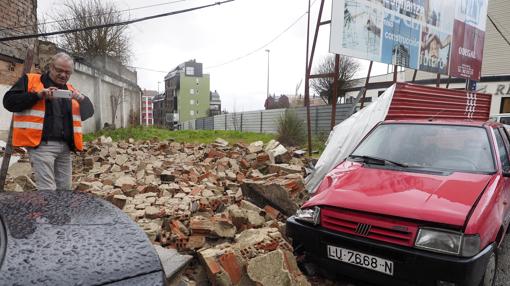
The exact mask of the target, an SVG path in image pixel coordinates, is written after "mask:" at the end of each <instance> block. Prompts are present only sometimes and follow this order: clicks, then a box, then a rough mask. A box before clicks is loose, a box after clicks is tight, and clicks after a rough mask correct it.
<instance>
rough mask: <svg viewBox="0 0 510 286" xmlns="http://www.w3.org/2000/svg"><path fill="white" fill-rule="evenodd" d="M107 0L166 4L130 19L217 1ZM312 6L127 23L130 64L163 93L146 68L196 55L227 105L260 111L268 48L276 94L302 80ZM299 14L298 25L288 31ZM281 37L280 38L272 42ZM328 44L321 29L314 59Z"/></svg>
mask: <svg viewBox="0 0 510 286" xmlns="http://www.w3.org/2000/svg"><path fill="white" fill-rule="evenodd" d="M108 1H110V2H113V3H115V5H117V7H118V8H119V9H120V10H125V9H133V8H138V7H142V6H148V5H154V4H163V3H169V4H167V5H161V6H157V7H151V8H146V9H136V10H133V11H130V12H125V13H124V15H125V17H126V18H131V19H134V18H139V17H144V16H149V15H154V14H160V13H166V12H171V11H175V10H180V9H186V8H191V7H195V6H201V5H206V4H210V3H214V2H218V0H181V1H180V2H177V1H176V0H143V1H141V0H108ZM313 1H314V0H312V2H313ZM63 2H64V0H40V1H38V14H39V18H40V19H41V15H53V14H54V12H53V11H58V10H60V9H62V3H63ZM171 2H174V3H171ZM175 2H177V3H175ZM330 4H331V0H327V1H326V6H325V12H324V15H323V19H324V20H329V19H330V15H331V8H330ZM319 6H320V0H316V1H315V3H314V5H313V6H312V13H311V22H312V26H311V28H312V31H311V33H312V36H311V37H310V43H311V41H312V39H313V29H315V23H316V21H317V14H318V10H319ZM307 7H308V1H307V0H236V1H234V2H229V3H226V4H223V5H220V6H213V7H211V8H206V9H203V10H198V11H194V12H190V13H186V14H181V15H176V16H169V17H165V18H159V19H155V20H149V21H146V22H141V23H137V24H132V25H130V26H129V34H130V36H131V41H132V51H133V59H132V61H131V65H132V66H135V67H139V69H137V71H138V85H139V86H140V87H141V88H142V89H152V90H157V89H158V82H161V83H160V84H159V90H160V92H162V91H163V88H164V84H163V80H164V76H165V73H158V72H152V71H149V70H146V69H151V70H158V71H165V72H168V71H170V70H172V69H174V68H175V67H176V66H177V65H179V64H180V63H182V62H185V61H187V60H190V59H196V60H197V61H198V62H201V63H203V65H204V72H205V73H209V74H210V75H211V90H217V91H218V93H219V94H220V96H221V100H222V104H223V108H224V109H227V110H229V111H237V112H239V111H248V110H259V109H263V106H264V100H265V98H266V88H267V59H268V53H267V52H266V51H265V50H266V49H269V50H270V52H269V63H270V80H269V92H270V93H271V94H273V93H275V94H277V95H280V94H287V95H293V94H295V90H296V86H297V85H298V84H299V83H300V82H301V81H304V74H305V55H306V21H307V17H306V15H305V13H306V11H307ZM46 17H47V16H46ZM300 17H301V18H300ZM299 18H300V20H299V21H298V22H297V23H296V24H295V25H293V26H292V27H291V28H290V29H288V30H287V31H286V32H285V33H283V32H284V31H285V30H286V29H287V28H289V26H291V25H292V24H293V23H295V22H296V21H297V20H298V19H299ZM47 19H48V18H47ZM49 19H50V20H51V18H49ZM282 33H283V34H282ZM280 34H281V36H280V37H278V38H277V39H276V40H274V41H273V42H272V43H270V44H268V43H269V42H271V41H272V40H273V39H274V38H275V37H277V36H278V35H280ZM266 44H268V45H267V46H266ZM328 47H329V27H328V26H323V27H322V28H321V32H320V35H319V40H318V43H317V51H316V57H315V64H318V63H319V62H320V61H321V60H322V59H323V58H324V57H326V56H327V55H328V54H329V53H328ZM64 48H65V47H64ZM250 53H251V55H249V56H245V55H247V54H250ZM244 56H245V57H244ZM228 62H230V63H228ZM360 62H361V63H362V65H361V67H362V69H361V71H360V73H359V76H362V75H364V74H365V73H366V69H367V67H368V63H367V62H365V61H360ZM224 63H228V64H224ZM222 64H224V65H222ZM142 68H145V69H142ZM384 72H386V65H380V64H378V65H376V67H375V73H384ZM303 87H304V82H303V83H302V84H301V88H300V90H299V92H300V93H303Z"/></svg>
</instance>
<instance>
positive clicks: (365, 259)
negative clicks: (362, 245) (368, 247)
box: [328, 245, 393, 276]
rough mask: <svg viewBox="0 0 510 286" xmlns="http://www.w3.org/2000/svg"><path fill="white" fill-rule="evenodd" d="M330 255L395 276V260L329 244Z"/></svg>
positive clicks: (339, 259)
mask: <svg viewBox="0 0 510 286" xmlns="http://www.w3.org/2000/svg"><path fill="white" fill-rule="evenodd" d="M328 257H329V258H331V259H335V260H338V261H342V262H345V263H349V264H354V265H357V266H360V267H364V268H368V269H370V270H374V271H378V272H381V273H384V274H387V275H392V276H393V262H392V261H389V260H386V259H382V258H379V257H377V256H372V255H368V254H365V253H361V252H357V251H353V250H349V249H345V248H341V247H336V246H331V245H328Z"/></svg>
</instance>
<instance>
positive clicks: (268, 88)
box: [266, 49, 270, 97]
mask: <svg viewBox="0 0 510 286" xmlns="http://www.w3.org/2000/svg"><path fill="white" fill-rule="evenodd" d="M266 52H267V97H269V52H270V51H269V50H268V49H267V50H266Z"/></svg>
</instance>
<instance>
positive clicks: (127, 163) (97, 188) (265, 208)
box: [73, 137, 309, 285]
mask: <svg viewBox="0 0 510 286" xmlns="http://www.w3.org/2000/svg"><path fill="white" fill-rule="evenodd" d="M302 155H303V154H302V152H300V151H294V150H288V149H287V148H285V147H284V146H282V145H281V144H279V143H278V142H277V141H274V140H273V141H271V142H269V143H268V144H266V145H264V143H263V142H261V141H259V142H254V143H252V144H250V145H244V144H241V143H238V144H235V145H230V144H229V143H228V142H226V141H225V140H222V139H217V140H216V141H215V143H214V144H209V145H205V144H186V143H177V142H171V141H164V142H162V141H144V142H135V141H134V140H128V141H123V142H112V140H111V138H105V137H101V138H99V139H98V140H96V141H94V142H91V143H90V144H88V146H87V152H86V153H84V154H82V155H80V156H79V157H76V158H75V162H74V166H75V169H74V172H75V174H74V178H73V182H75V184H76V189H78V190H80V191H83V192H89V193H93V194H96V195H98V196H100V197H103V198H105V199H107V200H109V201H111V202H112V203H113V204H115V205H116V206H117V207H119V208H121V209H122V210H123V211H124V212H125V213H127V214H128V215H129V216H130V217H131V218H132V219H133V220H134V221H136V222H137V223H138V224H139V225H140V226H141V227H142V228H143V229H144V230H145V232H146V233H147V235H148V236H149V238H150V239H151V240H152V241H153V242H154V243H158V244H160V245H161V246H162V247H167V248H174V249H177V250H178V251H180V252H181V253H187V254H191V255H193V256H194V257H195V258H196V261H195V262H197V263H195V264H196V265H197V266H196V267H192V268H189V269H187V270H186V271H185V276H183V278H182V279H183V280H182V282H186V283H187V284H188V285H197V284H200V283H199V281H197V280H200V277H199V276H200V275H199V273H202V275H203V276H205V275H206V280H209V281H211V282H212V284H213V285H309V283H308V282H307V280H306V278H305V277H304V276H303V274H302V273H301V272H300V271H299V269H298V268H297V264H296V259H295V257H294V256H293V255H292V247H291V246H290V244H289V243H288V242H287V240H286V239H285V237H284V234H285V230H284V228H285V224H284V219H285V218H286V217H287V216H289V215H291V214H293V213H294V212H295V211H296V209H297V208H298V207H299V205H301V203H303V202H304V200H306V191H305V189H304V183H303V170H304V166H305V164H306V162H305V160H306V159H304V158H302V157H301V156H302ZM186 283H185V284H186Z"/></svg>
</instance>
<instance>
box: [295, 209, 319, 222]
mask: <svg viewBox="0 0 510 286" xmlns="http://www.w3.org/2000/svg"><path fill="white" fill-rule="evenodd" d="M320 214H321V209H320V208H319V207H314V208H311V209H299V210H298V211H297V212H296V215H295V218H296V219H297V220H300V221H303V222H307V223H311V224H313V225H318V224H319V223H320Z"/></svg>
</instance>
